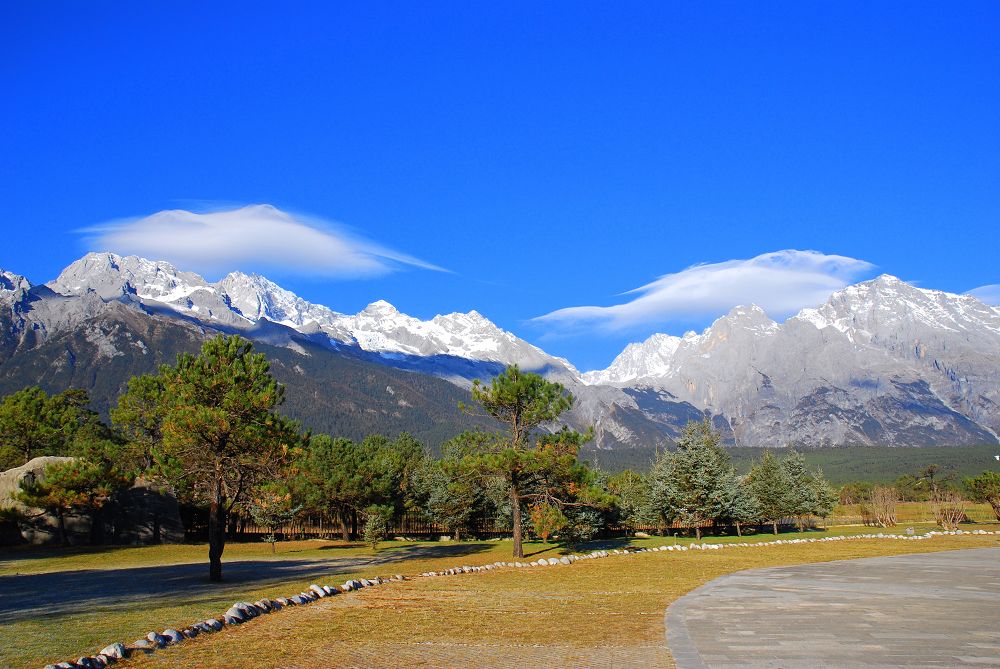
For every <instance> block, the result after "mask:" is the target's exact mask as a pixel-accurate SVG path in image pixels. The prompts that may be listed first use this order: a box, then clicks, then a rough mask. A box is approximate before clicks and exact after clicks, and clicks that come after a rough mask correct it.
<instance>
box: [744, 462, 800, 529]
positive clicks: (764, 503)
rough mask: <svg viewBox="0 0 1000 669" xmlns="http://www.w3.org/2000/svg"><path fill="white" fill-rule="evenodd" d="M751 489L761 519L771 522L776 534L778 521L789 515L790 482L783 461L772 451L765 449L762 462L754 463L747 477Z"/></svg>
mask: <svg viewBox="0 0 1000 669" xmlns="http://www.w3.org/2000/svg"><path fill="white" fill-rule="evenodd" d="M747 478H748V481H749V486H750V491H751V492H752V493H753V496H754V497H755V498H756V499H757V503H758V505H759V511H760V519H761V520H764V521H767V522H769V523H771V528H772V530H773V531H774V533H775V534H777V533H778V521H779V520H781V519H782V518H784V517H785V516H787V515H789V513H790V511H789V509H790V506H791V504H790V501H789V498H790V484H789V481H788V475H787V474H786V473H785V468H784V467H782V466H781V461H780V460H778V458H776V457H775V456H774V454H773V453H771V451H764V457H763V458H761V460H760V462H757V463H754V465H753V467H752V468H751V469H750V474H749V476H748V477H747Z"/></svg>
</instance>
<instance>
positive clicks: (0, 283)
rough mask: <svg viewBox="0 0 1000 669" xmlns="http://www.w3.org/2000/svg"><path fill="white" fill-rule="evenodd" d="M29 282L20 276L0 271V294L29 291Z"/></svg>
mask: <svg viewBox="0 0 1000 669" xmlns="http://www.w3.org/2000/svg"><path fill="white" fill-rule="evenodd" d="M30 288H31V282H30V281H28V280H27V279H25V278H24V277H23V276H21V275H20V274H14V273H13V272H7V271H5V270H0V293H15V292H17V291H19V290H22V291H23V290H29V289H30Z"/></svg>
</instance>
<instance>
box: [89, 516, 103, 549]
mask: <svg viewBox="0 0 1000 669" xmlns="http://www.w3.org/2000/svg"><path fill="white" fill-rule="evenodd" d="M103 543H104V507H103V506H99V507H97V508H96V509H93V510H92V511H91V514H90V545H91V546H99V545H101V544H103Z"/></svg>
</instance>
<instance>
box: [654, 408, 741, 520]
mask: <svg viewBox="0 0 1000 669" xmlns="http://www.w3.org/2000/svg"><path fill="white" fill-rule="evenodd" d="M721 439H722V437H721V435H720V434H719V433H718V432H717V431H716V430H715V429H713V428H712V424H711V423H710V422H709V421H708V420H707V419H706V420H703V421H700V422H697V423H689V424H688V425H687V426H686V427H685V428H684V431H683V432H682V433H681V436H680V438H679V439H678V440H677V450H676V451H673V452H670V451H663V452H662V453H661V454H660V455H659V457H658V462H657V463H655V464H654V466H653V468H652V471H651V473H650V479H651V481H650V488H651V498H652V500H653V508H654V509H655V510H656V511H657V512H658V513H659V514H660V515H662V516H663V517H664V518H665V519H666V520H667V521H673V522H679V523H680V524H681V525H682V526H684V527H687V528H691V529H694V531H695V535H696V536H697V537H698V538H699V539H700V538H701V528H702V526H703V525H705V524H714V523H716V522H717V521H719V520H720V519H723V518H725V517H727V515H728V514H729V513H730V510H731V508H732V505H733V500H734V498H735V496H736V494H737V481H736V474H735V472H734V471H733V467H732V465H731V464H730V460H729V455H728V454H727V453H726V452H725V451H724V450H723V449H722V447H721V446H720V445H719V444H720V442H721Z"/></svg>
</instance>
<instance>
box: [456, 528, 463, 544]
mask: <svg viewBox="0 0 1000 669" xmlns="http://www.w3.org/2000/svg"><path fill="white" fill-rule="evenodd" d="M461 540H462V530H460V529H458V528H457V527H456V528H455V541H461Z"/></svg>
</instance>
